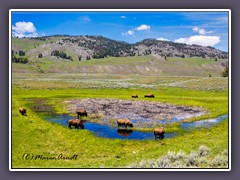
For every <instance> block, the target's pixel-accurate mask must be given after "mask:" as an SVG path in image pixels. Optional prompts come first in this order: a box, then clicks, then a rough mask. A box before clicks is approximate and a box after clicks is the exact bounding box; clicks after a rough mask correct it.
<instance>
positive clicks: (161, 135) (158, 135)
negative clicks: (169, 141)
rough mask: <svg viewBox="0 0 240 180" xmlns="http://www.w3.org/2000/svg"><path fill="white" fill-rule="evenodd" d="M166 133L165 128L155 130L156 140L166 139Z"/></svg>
mask: <svg viewBox="0 0 240 180" xmlns="http://www.w3.org/2000/svg"><path fill="white" fill-rule="evenodd" d="M164 133H165V130H164V127H159V128H157V129H155V130H154V136H155V139H157V138H159V139H163V138H164Z"/></svg>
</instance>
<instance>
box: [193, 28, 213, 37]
mask: <svg viewBox="0 0 240 180" xmlns="http://www.w3.org/2000/svg"><path fill="white" fill-rule="evenodd" d="M192 30H193V31H195V32H197V33H199V34H200V35H205V34H210V33H213V31H206V30H205V29H203V28H199V27H194V28H193V29H192Z"/></svg>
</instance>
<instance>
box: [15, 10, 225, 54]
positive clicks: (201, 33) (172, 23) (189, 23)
mask: <svg viewBox="0 0 240 180" xmlns="http://www.w3.org/2000/svg"><path fill="white" fill-rule="evenodd" d="M55 34H68V35H102V36H104V37H107V38H110V39H114V40H120V41H126V42H129V43H135V42H138V41H141V40H143V39H146V38H155V39H159V40H166V41H173V42H180V43H186V44H199V45H203V46H213V47H215V48H217V49H220V50H223V51H228V12H126V11H121V12H116V11H112V12H12V35H13V36H18V37H23V36H25V37H36V36H45V35H47V36H48V35H55Z"/></svg>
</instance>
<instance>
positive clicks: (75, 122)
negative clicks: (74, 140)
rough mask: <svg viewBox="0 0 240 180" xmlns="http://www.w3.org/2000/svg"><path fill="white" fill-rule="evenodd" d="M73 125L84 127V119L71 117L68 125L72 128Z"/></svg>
mask: <svg viewBox="0 0 240 180" xmlns="http://www.w3.org/2000/svg"><path fill="white" fill-rule="evenodd" d="M72 126H74V127H75V129H79V128H81V129H84V124H83V121H81V120H79V119H70V120H68V127H69V128H70V129H72Z"/></svg>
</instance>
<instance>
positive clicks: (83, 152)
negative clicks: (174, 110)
mask: <svg viewBox="0 0 240 180" xmlns="http://www.w3.org/2000/svg"><path fill="white" fill-rule="evenodd" d="M12 93H13V96H12V166H13V168H29V167H30V168H34V167H38V168H46V167H47V168H55V167H57V168H60V167H69V168H74V167H75V168H97V167H110V168H112V167H126V166H127V165H129V164H132V163H138V162H140V161H142V160H145V159H155V158H159V157H161V156H163V155H166V154H167V153H168V151H174V152H178V151H180V150H183V151H185V152H186V153H191V151H196V150H197V149H198V148H199V146H201V145H205V146H207V147H208V148H210V149H211V155H210V156H209V157H208V159H209V160H211V159H213V158H214V157H215V156H216V155H217V154H218V153H220V152H222V151H223V150H226V149H228V122H227V121H223V122H222V123H220V124H219V125H217V126H216V127H213V128H211V129H202V130H195V131H193V132H191V133H187V134H184V135H180V136H178V137H176V138H171V139H164V140H161V141H154V140H148V141H147V140H146V141H136V140H119V139H104V138H98V137H95V136H94V135H93V134H92V133H90V132H89V131H87V130H81V131H78V130H69V129H67V128H64V127H62V126H60V125H58V124H53V123H50V122H47V121H45V120H43V119H41V118H40V117H39V115H38V114H36V113H35V112H33V111H31V110H30V109H29V107H30V106H31V104H30V103H29V102H28V101H27V99H29V98H43V99H47V100H48V102H49V104H51V105H53V107H54V108H55V110H56V111H57V112H58V113H68V112H67V111H66V107H64V105H63V104H62V102H63V101H64V100H68V99H78V98H121V99H131V94H133V93H134V94H138V95H139V97H140V98H139V100H148V101H158V102H168V103H174V104H181V105H189V106H199V107H203V108H205V109H207V110H208V111H209V112H210V114H209V115H208V116H209V117H210V116H211V117H216V116H218V115H221V114H227V112H228V100H227V91H212V92H207V91H196V90H186V89H182V88H170V87H164V88H159V89H63V88H62V89H53V90H49V89H31V88H28V89H25V88H24V89H23V88H22V89H21V88H16V87H13V89H12ZM145 93H153V94H155V95H156V98H154V99H144V98H143V95H144V94H145ZM20 106H25V107H27V109H28V111H27V116H22V115H21V114H20V113H19V112H18V108H19V107H20ZM171 128H173V129H174V128H175V127H171ZM28 153H29V154H31V156H32V155H34V157H35V156H36V155H44V156H47V157H50V156H51V157H52V156H54V157H56V156H58V155H59V154H63V155H64V156H69V157H70V156H73V155H74V154H77V155H78V158H77V160H40V159H36V160H26V159H23V156H24V157H25V154H28Z"/></svg>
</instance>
